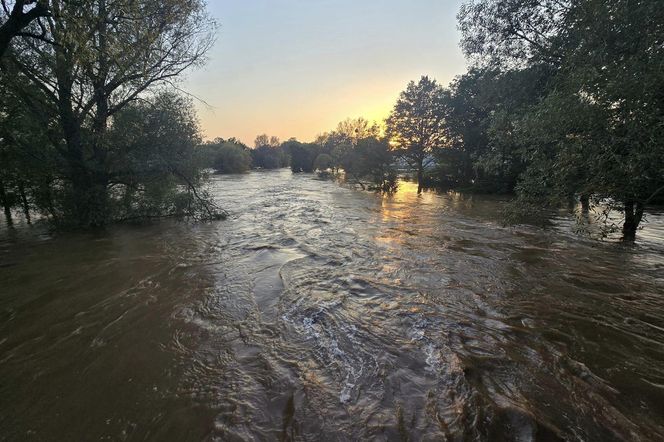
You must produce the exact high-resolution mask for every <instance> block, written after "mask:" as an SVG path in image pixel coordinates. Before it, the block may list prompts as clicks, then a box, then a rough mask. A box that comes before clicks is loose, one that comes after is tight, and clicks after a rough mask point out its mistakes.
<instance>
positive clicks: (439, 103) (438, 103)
mask: <svg viewBox="0 0 664 442" xmlns="http://www.w3.org/2000/svg"><path fill="white" fill-rule="evenodd" d="M444 96H445V92H444V90H443V88H442V87H441V86H440V85H439V84H438V83H437V82H436V80H433V79H430V78H429V77H426V76H423V77H422V78H421V79H420V81H419V82H417V83H415V82H414V81H411V82H410V83H409V84H408V86H407V87H406V90H405V91H403V92H402V93H401V95H400V96H399V99H398V100H397V103H396V104H395V106H394V110H393V111H392V113H391V114H390V116H389V118H388V119H387V121H386V124H387V136H388V138H389V140H390V143H391V144H392V146H394V148H395V149H396V151H397V153H398V154H399V155H400V156H401V157H402V158H403V159H404V160H405V161H406V162H407V163H408V164H409V166H410V167H412V168H413V169H415V170H416V172H417V182H418V193H419V192H421V191H422V186H423V178H424V170H425V168H426V167H427V166H428V165H429V164H431V163H432V162H433V157H432V154H433V153H434V152H435V151H436V150H437V149H439V148H441V147H443V146H444V145H445V133H444V130H443V129H444V123H445V108H444V104H443V99H444Z"/></svg>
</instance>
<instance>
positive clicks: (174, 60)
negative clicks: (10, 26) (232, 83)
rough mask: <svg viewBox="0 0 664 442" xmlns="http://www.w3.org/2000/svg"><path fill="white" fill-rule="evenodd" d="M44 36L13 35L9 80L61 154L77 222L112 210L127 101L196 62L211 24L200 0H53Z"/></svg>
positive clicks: (65, 191) (68, 202) (98, 221)
mask: <svg viewBox="0 0 664 442" xmlns="http://www.w3.org/2000/svg"><path fill="white" fill-rule="evenodd" d="M49 12H50V14H49V16H48V17H46V18H45V19H44V23H43V24H42V26H39V25H38V24H36V23H35V22H33V23H32V24H31V25H29V28H30V30H32V31H34V32H42V33H43V38H42V39H35V38H32V37H21V38H20V39H15V42H14V45H13V46H14V50H13V51H12V52H11V54H10V56H9V57H5V71H7V72H10V74H9V75H7V76H6V77H5V78H7V79H8V81H7V83H6V84H7V86H8V87H11V88H12V89H13V90H16V91H17V95H18V96H20V98H21V100H22V101H23V103H24V104H25V106H26V108H27V109H30V110H31V111H32V112H33V115H34V117H35V118H36V119H38V120H40V121H41V122H42V123H43V124H44V127H48V128H49V130H50V129H51V128H52V126H51V122H52V121H55V122H57V132H58V133H57V134H56V133H53V134H51V135H52V136H50V137H49V139H50V140H51V143H52V145H53V146H54V149H55V151H56V153H57V155H58V159H57V161H56V163H57V164H58V165H59V167H60V168H61V169H60V171H59V172H60V175H61V180H60V188H61V190H60V194H61V195H63V196H64V198H63V211H64V213H65V214H66V215H67V218H68V220H69V221H70V222H73V223H74V224H77V225H78V226H82V227H87V226H98V225H103V224H105V223H107V222H108V221H109V220H110V219H112V218H113V215H112V213H111V209H112V206H113V203H114V201H113V199H114V197H115V194H114V193H113V192H112V186H113V183H112V178H113V177H112V173H111V171H112V166H113V164H112V163H111V159H112V158H113V155H112V153H113V152H112V151H113V146H112V145H111V143H110V140H109V129H110V128H111V126H112V125H113V119H114V118H115V117H116V116H117V115H118V114H119V112H121V111H122V110H123V109H124V108H125V107H126V106H128V105H129V104H131V103H132V102H134V101H136V100H138V99H140V98H141V97H146V96H149V94H150V92H151V91H153V90H154V89H155V87H156V86H159V85H168V84H169V83H170V82H172V81H173V80H174V79H176V78H177V77H178V76H179V75H180V74H181V73H182V72H184V71H185V70H187V69H189V68H191V67H193V66H197V65H199V64H200V63H202V62H203V60H204V54H205V52H206V51H207V49H208V48H209V47H210V45H211V43H212V38H213V31H214V24H213V22H212V21H211V20H210V19H209V18H208V17H207V15H206V12H205V5H204V3H203V2H202V1H201V0H185V1H180V0H178V1H175V0H168V1H162V2H152V1H147V0H138V1H136V0H87V1H84V2H70V1H65V0H53V1H51V2H50V8H49ZM40 28H41V29H40Z"/></svg>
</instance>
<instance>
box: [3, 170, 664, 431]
mask: <svg viewBox="0 0 664 442" xmlns="http://www.w3.org/2000/svg"><path fill="white" fill-rule="evenodd" d="M213 188H214V192H215V195H216V196H217V198H218V201H219V202H220V204H221V205H222V206H223V207H225V208H227V209H228V210H229V211H230V213H231V216H230V218H229V219H228V220H227V221H223V222H215V223H208V224H188V223H184V222H174V221H173V222H163V223H158V224H153V225H150V226H140V227H137V226H122V227H115V228H112V229H110V230H109V231H108V232H106V233H86V234H60V235H57V236H54V235H51V234H49V233H47V232H46V231H44V230H40V228H39V227H30V228H28V227H25V226H21V225H20V223H19V225H17V227H16V228H15V229H7V228H5V227H3V228H2V230H1V231H0V440H9V441H27V440H38V441H42V440H43V441H55V440H63V441H74V440H132V441H138V440H141V441H142V440H155V441H156V440H174V441H199V440H223V441H227V440H230V441H232V440H303V441H305V440H313V441H323V440H333V441H334V440H413V441H418V440H492V441H493V440H523V441H528V440H544V441H548V440H584V441H611V440H653V441H654V440H662V439H664V216H662V215H657V214H651V215H650V216H649V221H650V223H649V224H648V225H647V226H646V228H645V229H644V230H643V231H642V232H640V233H639V242H638V243H637V244H636V245H633V246H626V245H622V244H620V243H619V242H615V241H602V242H600V241H596V240H592V239H590V238H587V237H580V236H577V235H575V234H573V233H572V232H571V225H572V222H571V220H570V219H568V218H566V217H565V216H562V215H561V216H560V217H558V218H557V219H555V220H554V226H553V227H549V228H547V229H541V228H538V227H528V226H519V227H515V228H507V227H503V226H502V224H501V221H500V219H501V218H500V211H501V209H502V206H503V202H501V201H500V200H499V199H495V198H488V197H482V196H477V195H475V196H463V195H459V194H435V193H432V192H429V193H425V194H423V195H420V196H418V195H416V193H415V192H414V189H413V188H412V186H411V185H409V184H408V183H405V184H403V185H402V187H401V191H400V192H399V193H397V194H396V195H394V196H391V197H387V196H385V197H381V196H380V195H377V194H373V193H368V192H361V191H356V190H352V189H349V188H346V187H344V186H341V185H339V184H337V183H334V182H331V181H323V180H319V179H317V178H316V177H315V176H313V175H292V174H291V173H290V171H286V170H284V171H276V172H263V173H260V172H254V173H251V174H248V175H244V176H228V177H222V178H215V181H214V183H213Z"/></svg>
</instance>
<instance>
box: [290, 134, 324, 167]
mask: <svg viewBox="0 0 664 442" xmlns="http://www.w3.org/2000/svg"><path fill="white" fill-rule="evenodd" d="M283 148H284V150H285V151H287V152H288V153H289V155H290V166H291V170H292V171H293V172H294V173H298V172H305V173H311V172H313V171H314V170H316V167H315V165H314V162H315V161H316V158H317V157H318V155H319V154H320V152H321V147H320V146H319V145H317V144H315V143H300V142H299V141H296V140H291V141H287V142H285V143H284V144H283Z"/></svg>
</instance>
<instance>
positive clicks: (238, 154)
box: [196, 138, 251, 174]
mask: <svg viewBox="0 0 664 442" xmlns="http://www.w3.org/2000/svg"><path fill="white" fill-rule="evenodd" d="M196 151H197V157H198V161H199V164H200V165H201V166H202V167H205V168H211V169H214V171H215V172H216V173H219V174H230V173H245V172H247V171H248V170H249V169H250V168H251V153H250V149H249V148H248V147H247V146H245V145H244V144H242V143H240V142H239V141H237V140H235V139H234V138H231V139H229V140H227V141H226V140H224V139H222V138H217V139H215V140H214V141H209V142H206V143H205V144H203V145H202V146H200V147H198V148H197V149H196Z"/></svg>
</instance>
